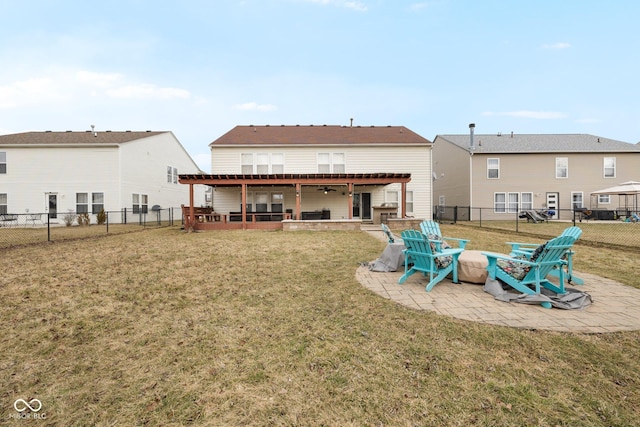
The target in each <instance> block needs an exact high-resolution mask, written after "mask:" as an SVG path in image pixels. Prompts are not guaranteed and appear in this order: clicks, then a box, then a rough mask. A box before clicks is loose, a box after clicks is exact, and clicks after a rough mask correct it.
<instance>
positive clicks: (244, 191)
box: [240, 184, 247, 230]
mask: <svg viewBox="0 0 640 427" xmlns="http://www.w3.org/2000/svg"><path fill="white" fill-rule="evenodd" d="M240 212H241V213H242V229H243V230H246V229H247V184H242V209H240Z"/></svg>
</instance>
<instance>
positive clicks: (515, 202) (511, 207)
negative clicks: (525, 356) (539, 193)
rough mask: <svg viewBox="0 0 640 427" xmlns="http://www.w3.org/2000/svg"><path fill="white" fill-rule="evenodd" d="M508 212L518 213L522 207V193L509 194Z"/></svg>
mask: <svg viewBox="0 0 640 427" xmlns="http://www.w3.org/2000/svg"><path fill="white" fill-rule="evenodd" d="M508 200H509V202H508V206H507V210H508V212H510V213H515V212H518V210H519V209H518V208H519V206H520V193H509V199H508Z"/></svg>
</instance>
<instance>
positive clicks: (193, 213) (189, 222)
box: [185, 184, 196, 232]
mask: <svg viewBox="0 0 640 427" xmlns="http://www.w3.org/2000/svg"><path fill="white" fill-rule="evenodd" d="M193 204H194V196H193V184H189V218H188V220H187V224H185V226H186V227H187V230H188V231H189V232H192V231H193V225H194V222H195V216H196V210H195V207H194V206H193Z"/></svg>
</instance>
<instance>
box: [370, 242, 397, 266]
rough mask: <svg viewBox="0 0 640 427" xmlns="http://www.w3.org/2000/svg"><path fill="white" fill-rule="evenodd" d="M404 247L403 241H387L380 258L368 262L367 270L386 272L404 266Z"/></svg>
mask: <svg viewBox="0 0 640 427" xmlns="http://www.w3.org/2000/svg"><path fill="white" fill-rule="evenodd" d="M404 249H405V247H404V244H403V243H389V244H388V245H387V247H386V248H385V249H384V251H383V252H382V255H380V258H378V259H377V260H375V261H373V262H371V263H369V270H371V271H384V272H388V271H397V270H398V269H401V268H404V254H403V253H402V251H403V250H404Z"/></svg>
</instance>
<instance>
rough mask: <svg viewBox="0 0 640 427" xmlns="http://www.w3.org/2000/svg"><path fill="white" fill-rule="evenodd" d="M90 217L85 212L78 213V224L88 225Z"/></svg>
mask: <svg viewBox="0 0 640 427" xmlns="http://www.w3.org/2000/svg"><path fill="white" fill-rule="evenodd" d="M90 222H91V218H90V217H89V214H88V213H87V212H85V213H81V214H79V215H78V225H89V223H90Z"/></svg>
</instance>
